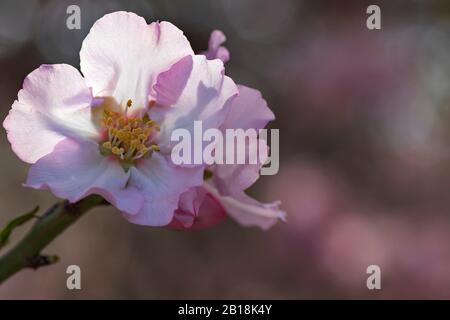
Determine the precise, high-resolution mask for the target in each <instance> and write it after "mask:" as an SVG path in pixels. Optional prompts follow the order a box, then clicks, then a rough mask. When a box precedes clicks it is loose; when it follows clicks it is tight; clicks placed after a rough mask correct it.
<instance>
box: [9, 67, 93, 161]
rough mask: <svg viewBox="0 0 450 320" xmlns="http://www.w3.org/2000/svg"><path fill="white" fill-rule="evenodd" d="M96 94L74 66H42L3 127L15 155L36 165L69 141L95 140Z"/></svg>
mask: <svg viewBox="0 0 450 320" xmlns="http://www.w3.org/2000/svg"><path fill="white" fill-rule="evenodd" d="M91 101H92V94H91V91H90V89H89V88H88V87H87V86H86V84H85V82H84V79H83V78H82V77H81V75H80V73H79V72H78V70H76V69H75V68H73V67H72V66H70V65H66V64H57V65H42V66H40V67H39V68H38V69H36V70H34V71H33V72H31V73H30V74H29V75H28V76H27V77H26V79H25V81H24V83H23V89H22V90H20V91H19V94H18V100H16V101H15V102H14V104H13V106H12V109H11V110H10V112H9V115H8V116H7V117H6V119H5V121H4V123H3V126H4V127H5V129H6V131H7V133H8V140H9V141H10V143H11V145H12V148H13V150H14V152H15V153H16V154H17V155H18V156H19V158H20V159H22V160H23V161H25V162H28V163H34V162H36V161H37V160H38V159H40V158H41V157H43V156H45V155H47V154H49V153H50V152H51V151H52V150H53V149H54V147H55V145H56V144H57V143H58V142H60V141H61V140H63V139H64V138H65V137H72V138H82V139H84V138H91V139H92V138H94V137H96V136H97V129H96V127H95V125H94V123H93V121H92V116H91V109H90V104H91Z"/></svg>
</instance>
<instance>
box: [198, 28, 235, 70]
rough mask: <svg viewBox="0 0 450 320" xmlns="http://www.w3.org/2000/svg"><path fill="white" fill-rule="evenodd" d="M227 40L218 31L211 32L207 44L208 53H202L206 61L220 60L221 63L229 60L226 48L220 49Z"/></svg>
mask: <svg viewBox="0 0 450 320" xmlns="http://www.w3.org/2000/svg"><path fill="white" fill-rule="evenodd" d="M226 40H227V38H226V37H225V34H224V33H223V32H222V31H220V30H214V31H213V32H211V36H210V37H209V42H208V51H205V52H202V54H204V55H205V56H206V58H208V60H213V59H220V60H222V61H223V63H226V62H228V61H229V60H230V52H229V51H228V49H227V48H225V47H222V46H221V44H223V43H224V42H225V41H226Z"/></svg>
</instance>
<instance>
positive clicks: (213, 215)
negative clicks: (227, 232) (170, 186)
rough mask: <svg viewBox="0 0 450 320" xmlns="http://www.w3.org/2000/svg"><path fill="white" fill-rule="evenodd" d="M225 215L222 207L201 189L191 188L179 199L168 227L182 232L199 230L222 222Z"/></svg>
mask: <svg viewBox="0 0 450 320" xmlns="http://www.w3.org/2000/svg"><path fill="white" fill-rule="evenodd" d="M225 217H226V213H225V210H224V208H223V207H222V205H221V204H220V202H219V201H217V199H216V198H214V197H213V196H212V195H211V194H209V193H207V192H206V190H205V189H204V188H203V187H196V188H191V189H189V190H188V191H186V192H185V193H183V194H182V195H181V197H180V203H179V208H178V209H177V210H176V211H175V215H174V217H173V220H172V222H171V223H170V225H169V227H170V228H173V229H182V230H187V229H188V230H201V229H205V228H208V227H212V226H214V225H216V224H218V223H220V222H222V221H223V220H224V219H225Z"/></svg>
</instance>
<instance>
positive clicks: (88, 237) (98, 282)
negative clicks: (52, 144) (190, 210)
mask: <svg viewBox="0 0 450 320" xmlns="http://www.w3.org/2000/svg"><path fill="white" fill-rule="evenodd" d="M71 4H77V5H79V6H80V8H81V30H68V29H67V28H66V19H67V17H68V15H67V14H66V9H67V7H68V6H69V5H71ZM370 4H378V5H379V6H380V7H381V23H382V29H381V30H372V31H371V30H368V29H367V28H366V19H367V17H368V15H367V14H366V8H367V7H368V5H370ZM117 10H128V11H133V12H135V13H137V14H139V15H141V16H143V17H145V18H146V20H147V22H151V21H154V20H169V21H171V22H172V23H174V24H175V25H177V26H178V27H179V28H181V29H182V30H183V31H184V32H185V34H186V35H187V37H188V39H189V40H190V41H191V44H192V46H193V48H194V50H195V51H196V52H200V51H202V50H205V49H206V47H207V41H208V37H209V34H210V32H211V31H212V30H214V29H221V30H223V31H224V32H225V34H226V35H227V38H228V40H227V42H226V44H225V45H226V46H227V47H228V49H229V50H230V52H231V61H230V62H229V63H228V64H227V69H226V72H227V74H228V75H230V76H231V77H232V78H233V79H234V80H235V81H236V82H237V83H242V84H245V85H248V86H251V87H255V88H258V89H260V90H261V91H262V92H263V94H264V97H265V98H266V100H267V101H268V103H269V105H270V107H271V108H272V110H273V111H274V113H275V115H276V117H277V119H276V121H274V122H273V123H271V124H270V127H271V128H279V129H280V140H281V141H280V145H281V146H280V150H281V155H280V162H281V166H280V172H279V173H278V174H277V175H275V176H265V177H262V178H261V179H260V180H259V181H258V183H257V184H256V185H255V186H254V187H252V188H251V189H250V190H249V193H251V194H252V195H254V196H255V197H257V198H258V199H259V200H261V201H263V202H269V201H273V200H277V199H280V200H281V201H282V203H283V208H284V210H286V211H287V213H288V221H287V223H280V224H278V225H277V226H275V227H274V228H273V229H271V230H269V231H268V232H263V231H261V230H259V229H256V228H244V227H240V226H238V225H237V224H236V223H234V222H232V221H230V220H228V221H226V222H225V223H222V224H220V225H218V226H216V227H213V228H211V229H208V230H204V231H197V232H180V231H174V230H168V229H157V228H149V227H142V226H136V225H132V224H130V223H128V222H127V221H126V220H124V219H123V218H122V217H121V216H120V214H119V213H118V212H117V211H116V210H115V209H113V208H102V209H96V210H93V211H92V212H90V213H89V214H87V215H86V216H85V217H83V218H82V219H81V221H79V222H78V223H76V224H75V225H73V226H72V227H71V228H70V229H69V230H68V231H66V232H65V233H64V234H63V235H62V236H61V237H59V238H58V239H57V240H56V241H55V242H54V243H53V244H51V246H50V247H48V248H47V250H46V251H45V252H46V253H51V254H54V253H55V254H58V255H59V256H60V258H61V261H60V262H59V263H57V264H55V265H53V266H50V267H46V268H42V269H40V270H39V271H36V272H35V271H31V270H27V271H24V272H21V273H20V274H18V275H16V276H14V277H13V278H12V279H10V280H9V281H7V282H6V283H5V284H4V285H2V286H0V298H3V299H18V298H19V299H24V298H37V299H41V298H67V299H79V298H87V299H90V298H97V299H106V298H111V299H179V298H180V299H200V298H203V299H226V298H228V299H240V298H246V299H303V298H330V299H334V298H369V299H379V298H396V299H397V298H450V90H449V88H450V54H449V52H450V36H449V34H450V3H449V2H448V1H445V0H442V1H431V0H430V1H425V0H423V1H412V0H404V1H400V0H399V1H364V0H360V1H345V2H343V1H294V0H281V1H275V0H273V1H269V0H265V1H261V0H246V1H241V0H229V1H226V0H216V1H189V2H187V1H182V0H172V1H151V0H136V1H118V0H108V1H106V0H104V1H102V0H96V1H92V0H83V1H74V0H71V1H65V0H63V1H38V0H26V1H25V0H20V1H19V0H2V1H1V2H0V70H1V72H0V113H1V118H2V119H4V117H5V116H6V114H7V112H8V110H9V108H10V106H11V105H12V103H13V101H14V99H16V97H17V92H18V90H19V89H20V88H21V87H22V81H23V79H24V78H25V77H26V75H27V74H28V73H30V72H31V71H32V70H34V69H35V68H37V67H38V66H39V65H40V64H43V63H69V64H72V65H74V66H76V67H78V66H79V57H78V53H79V50H80V47H81V42H82V40H83V38H84V37H85V36H86V34H87V33H88V31H89V29H90V27H91V25H92V24H93V22H94V21H95V20H97V19H98V18H100V17H101V16H103V15H104V14H106V13H108V12H113V11H117ZM0 148H1V155H2V156H1V157H0V172H1V173H0V174H1V179H0V205H1V208H2V209H1V213H0V225H5V224H6V223H7V222H8V221H9V220H10V219H11V218H13V217H15V216H17V215H18V214H20V213H23V212H26V211H28V210H30V209H32V208H33V207H34V206H35V205H36V204H39V205H40V206H41V208H46V207H48V206H50V205H51V204H52V203H54V202H55V198H54V197H53V196H52V195H51V194H50V193H49V192H47V191H36V190H31V189H26V188H23V187H22V186H21V184H22V183H23V182H24V180H25V177H26V174H27V169H28V166H27V165H25V164H24V163H22V162H21V161H20V160H19V159H18V158H17V157H16V156H15V155H14V154H13V152H12V150H11V148H10V145H9V143H8V142H7V140H6V136H5V132H4V130H0ZM26 230H27V227H22V228H21V229H20V230H19V231H18V232H16V233H15V234H14V236H13V242H14V241H17V240H18V239H20V236H21V235H22V234H23V233H24V232H25V231H26ZM70 264H76V265H79V266H80V267H81V270H82V290H80V291H69V290H67V289H66V277H67V275H66V273H65V270H66V268H67V266H68V265H70ZM371 264H376V265H379V266H380V268H381V275H382V280H381V286H382V289H381V290H372V291H370V290H368V289H367V287H366V279H367V277H368V275H367V274H366V268H367V266H369V265H371Z"/></svg>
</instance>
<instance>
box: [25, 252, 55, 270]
mask: <svg viewBox="0 0 450 320" xmlns="http://www.w3.org/2000/svg"><path fill="white" fill-rule="evenodd" d="M58 261H59V257H58V256H56V255H35V256H33V257H31V258H28V267H30V268H32V269H34V270H36V269H38V268H40V267H43V266H48V265H50V264H53V263H56V262H58Z"/></svg>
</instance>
